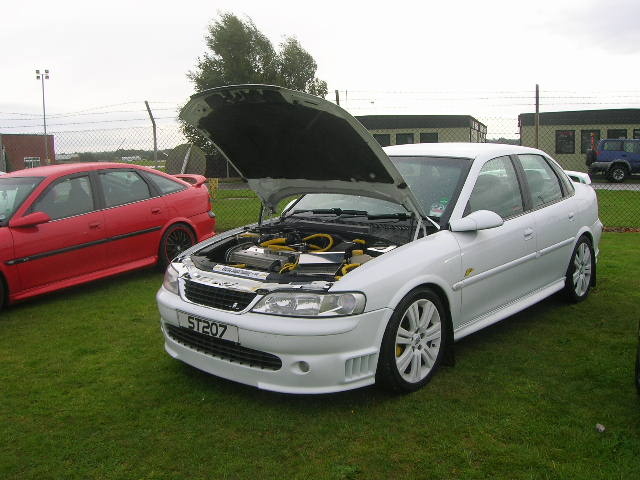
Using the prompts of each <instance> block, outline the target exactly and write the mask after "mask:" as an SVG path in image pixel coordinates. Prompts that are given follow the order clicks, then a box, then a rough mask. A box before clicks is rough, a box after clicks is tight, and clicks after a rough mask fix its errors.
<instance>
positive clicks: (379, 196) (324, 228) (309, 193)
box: [157, 85, 602, 393]
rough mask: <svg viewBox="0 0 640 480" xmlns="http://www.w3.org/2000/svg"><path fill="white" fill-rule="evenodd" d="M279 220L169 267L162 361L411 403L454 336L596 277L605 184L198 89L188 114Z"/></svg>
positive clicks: (267, 92) (517, 151) (479, 149)
mask: <svg viewBox="0 0 640 480" xmlns="http://www.w3.org/2000/svg"><path fill="white" fill-rule="evenodd" d="M181 116H182V118H184V119H185V120H186V121H187V122H189V123H190V124H191V125H194V126H196V127H197V128H198V129H200V130H201V131H202V132H204V133H205V134H206V135H207V136H208V137H209V138H210V139H211V141H212V142H214V143H215V145H216V146H217V148H218V149H219V151H220V152H221V154H222V155H224V156H225V157H226V158H228V160H229V161H230V162H232V163H233V165H234V166H235V168H236V169H237V170H238V171H239V172H241V173H242V174H243V175H244V177H245V178H246V179H247V181H248V183H249V186H250V187H251V188H253V190H255V192H256V193H257V195H258V196H259V197H260V199H261V200H262V203H263V205H264V210H265V211H276V209H277V206H278V204H279V202H282V201H283V200H284V199H286V198H288V197H290V196H299V197H300V198H299V199H298V200H297V201H295V202H293V203H291V204H290V205H288V207H287V208H286V210H285V211H284V213H283V214H282V215H281V216H277V217H275V218H271V219H267V220H264V217H265V216H264V215H263V212H260V217H261V218H260V221H259V222H258V223H257V224H254V225H250V226H247V227H243V228H239V229H236V230H233V231H228V232H225V233H224V234H221V235H218V236H216V237H214V238H213V239H211V240H207V241H205V242H203V243H200V244H198V245H196V246H194V247H192V248H191V249H189V250H187V251H186V252H184V253H183V254H181V255H180V256H178V257H177V258H175V259H174V261H173V262H172V263H171V265H170V266H169V268H168V269H167V272H166V275H165V279H164V283H163V286H162V287H161V288H160V290H159V292H158V294H157V302H158V307H159V310H160V316H161V327H162V331H163V333H164V339H165V349H166V351H167V352H168V353H169V355H171V356H172V357H174V358H176V359H178V360H181V361H183V362H185V363H187V364H189V365H192V366H194V367H197V368H199V369H201V370H204V371H205V372H209V373H211V374H213V375H217V376H220V377H224V378H227V379H231V380H234V381H237V382H241V383H244V384H249V385H254V386H256V387H259V388H262V389H266V390H274V391H278V392H291V393H323V392H335V391H342V390H348V389H353V388H358V387H363V386H365V385H371V384H373V383H376V384H379V385H382V386H383V387H387V388H391V389H393V390H396V391H413V390H417V389H418V388H420V387H422V386H423V385H424V384H426V383H427V382H428V381H429V379H430V378H431V377H432V375H433V374H434V372H435V371H436V370H437V368H438V366H439V365H440V364H441V363H443V362H447V361H451V360H452V359H453V348H454V341H456V340H458V339H460V338H462V337H464V336H466V335H469V334H471V333H473V332H475V331H477V330H480V329H482V328H484V327H487V326H489V325H491V324H493V323H496V322H498V321H500V320H503V319H505V318H506V317H508V316H510V315H513V314H514V313H516V312H518V311H520V310H523V309H525V308H527V307H529V306H530V305H533V304H534V303H536V302H539V301H540V300H542V299H544V298H546V297H548V296H549V295H551V294H553V293H555V292H558V291H560V290H564V291H565V293H566V294H567V296H568V297H569V299H571V300H572V301H580V300H584V299H585V298H586V297H587V295H588V294H589V291H590V288H591V287H592V286H593V285H595V280H596V271H595V268H596V257H597V255H598V243H599V240H600V236H601V232H602V224H601V222H600V220H599V219H598V209H597V201H596V196H595V193H594V190H593V189H592V188H591V187H589V186H587V185H583V184H576V183H573V182H571V181H570V180H569V178H568V177H567V175H566V174H565V173H564V172H563V171H562V169H561V168H560V167H559V166H558V164H557V163H556V162H554V161H553V160H552V159H550V158H549V157H548V156H547V155H546V154H545V153H543V152H542V151H540V150H535V149H532V148H525V147H518V146H511V145H498V144H477V143H442V144H415V145H400V146H392V147H387V148H385V149H382V148H381V147H380V146H379V145H378V143H377V142H376V141H375V139H374V138H373V137H372V136H371V135H370V134H369V132H368V131H367V130H366V129H365V128H364V127H363V126H362V125H361V124H360V123H358V121H357V120H355V119H354V118H353V117H352V116H351V115H349V114H348V113H347V112H345V111H344V110H342V109H341V108H340V107H338V106H336V105H334V104H332V103H330V102H328V101H325V100H323V99H320V98H317V97H314V96H311V95H307V94H304V93H300V92H294V91H291V90H286V89H282V88H279V87H270V86H261V85H241V86H234V87H221V88H216V89H213V90H209V91H206V92H203V93H199V94H196V95H194V96H193V97H192V99H191V100H190V102H189V103H188V104H187V105H186V106H185V108H184V109H183V111H182V113H181Z"/></svg>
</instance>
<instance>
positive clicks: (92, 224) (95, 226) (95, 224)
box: [89, 222, 102, 230]
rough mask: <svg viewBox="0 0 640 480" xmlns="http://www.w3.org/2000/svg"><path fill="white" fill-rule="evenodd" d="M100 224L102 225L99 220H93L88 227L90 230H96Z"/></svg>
mask: <svg viewBox="0 0 640 480" xmlns="http://www.w3.org/2000/svg"><path fill="white" fill-rule="evenodd" d="M100 225H102V224H101V223H100V222H93V223H90V224H89V228H91V229H92V230H97V229H99V228H100Z"/></svg>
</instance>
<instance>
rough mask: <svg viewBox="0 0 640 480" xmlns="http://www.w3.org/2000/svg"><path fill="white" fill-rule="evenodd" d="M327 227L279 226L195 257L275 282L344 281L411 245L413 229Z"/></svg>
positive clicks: (206, 267) (198, 263) (209, 267)
mask: <svg viewBox="0 0 640 480" xmlns="http://www.w3.org/2000/svg"><path fill="white" fill-rule="evenodd" d="M323 227H324V228H322V229H319V228H313V227H310V226H299V225H289V224H286V223H276V224H270V225H262V226H257V227H254V228H251V229H247V230H245V231H244V232H242V233H238V234H236V235H232V236H229V237H227V238H224V239H220V240H219V241H218V242H213V243H211V244H209V245H207V246H205V247H204V248H202V249H201V250H199V251H196V252H194V253H193V254H192V255H191V257H190V258H191V261H192V262H193V264H194V266H195V267H197V268H198V269H199V270H203V271H209V272H211V271H216V272H220V273H227V274H231V275H234V276H239V277H249V278H254V279H262V280H264V281H268V282H275V283H297V282H310V281H329V282H335V281H337V280H340V278H342V277H343V276H344V275H346V274H348V273H349V272H350V271H352V270H354V269H356V268H358V267H359V266H361V265H363V264H365V263H366V262H368V261H370V260H372V259H374V258H376V257H378V256H380V255H383V254H385V253H387V252H389V251H391V250H393V249H395V248H397V247H398V246H400V245H402V244H404V243H406V242H407V241H408V238H407V234H408V233H410V228H409V227H408V226H405V227H402V226H391V225H387V226H386V228H384V227H383V229H382V230H381V232H380V233H378V232H375V233H376V234H372V233H371V226H367V227H358V226H344V225H341V226H335V225H333V226H331V225H326V224H325V225H323Z"/></svg>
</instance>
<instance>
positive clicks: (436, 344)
mask: <svg viewBox="0 0 640 480" xmlns="http://www.w3.org/2000/svg"><path fill="white" fill-rule="evenodd" d="M441 341H442V321H441V318H440V314H439V312H438V309H437V308H436V306H435V304H434V303H433V302H431V301H429V300H427V299H424V298H421V299H418V300H416V301H415V302H413V303H412V304H411V305H409V307H408V308H407V309H406V310H405V312H404V315H403V317H402V319H401V320H400V323H399V325H398V330H397V333H396V339H395V355H396V358H395V360H396V367H397V368H398V373H399V374H400V376H401V377H402V378H403V379H404V380H405V381H406V382H409V383H417V382H420V381H421V380H422V379H424V378H425V377H426V376H427V375H428V374H429V372H430V371H431V369H432V368H433V365H434V363H435V361H436V359H437V358H438V353H439V351H440V345H441Z"/></svg>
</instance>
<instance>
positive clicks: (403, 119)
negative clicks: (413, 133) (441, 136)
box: [356, 115, 485, 130]
mask: <svg viewBox="0 0 640 480" xmlns="http://www.w3.org/2000/svg"><path fill="white" fill-rule="evenodd" d="M356 119H357V120H358V121H359V122H360V123H362V125H364V127H365V128H367V129H369V130H381V129H393V130H396V129H399V128H452V127H453V128H455V127H469V126H470V122H471V121H475V122H478V123H479V124H480V125H483V126H485V125H484V124H483V123H482V122H479V121H478V120H477V119H475V118H473V117H472V116H470V115H362V116H359V117H356Z"/></svg>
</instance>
